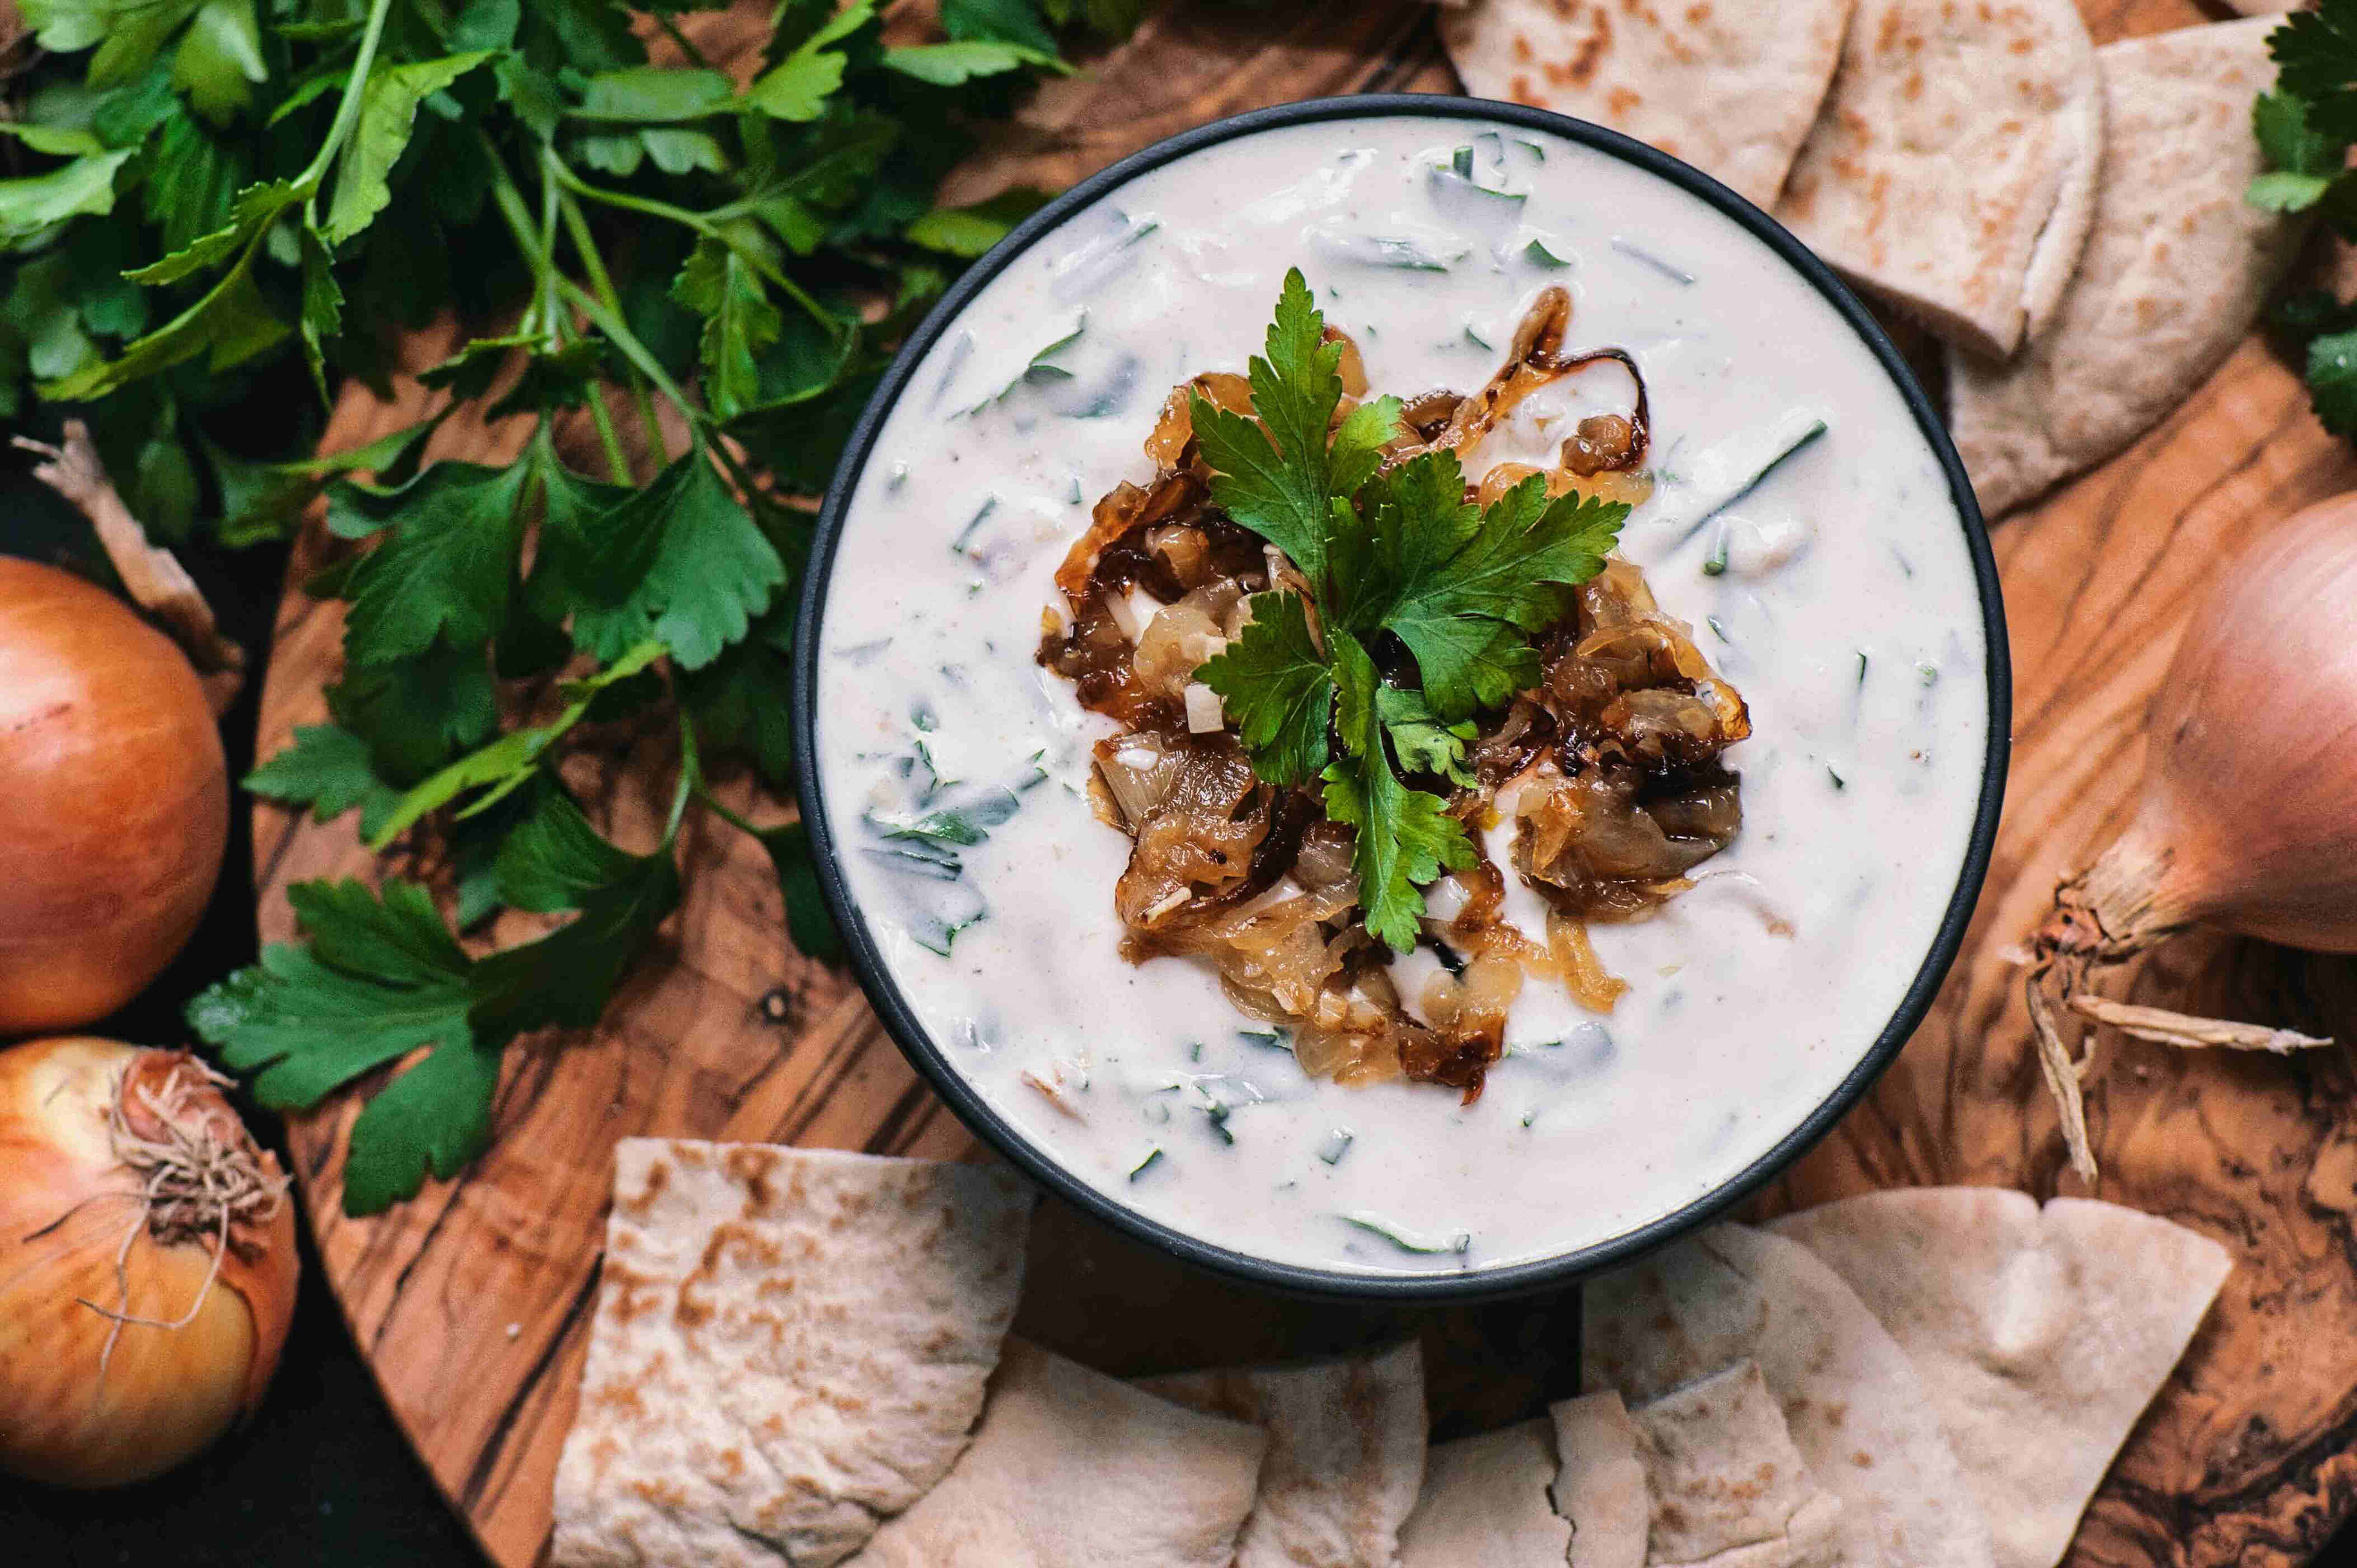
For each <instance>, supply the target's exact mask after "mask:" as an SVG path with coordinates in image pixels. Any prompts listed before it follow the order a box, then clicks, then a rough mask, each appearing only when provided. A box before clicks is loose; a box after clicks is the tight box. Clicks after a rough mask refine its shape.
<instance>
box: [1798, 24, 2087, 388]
mask: <svg viewBox="0 0 2357 1568" xmlns="http://www.w3.org/2000/svg"><path fill="white" fill-rule="evenodd" d="M2102 149H2103V91H2102V89H2101V87H2100V86H2099V85H2098V83H2097V80H2096V75H2095V60H2094V46H2093V43H2091V42H2090V41H2089V39H2088V38H2087V27H2086V24H2085V23H2084V22H2083V21H2081V20H2080V17H2079V8H2078V6H2077V5H2074V4H2073V3H2072V0H2001V3H1998V4H1992V5H1956V4H1954V3H1953V0H1859V5H1858V7H1857V12H1856V13H1855V14H1854V15H1852V16H1851V17H1850V24H1849V32H1848V35H1847V37H1846V39H1845V40H1844V42H1843V45H1842V57H1841V68H1840V69H1839V70H1836V71H1835V73H1834V81H1833V90H1832V91H1831V93H1830V95H1829V96H1828V97H1827V98H1826V100H1825V103H1824V108H1823V109H1821V110H1820V111H1819V112H1818V114H1817V121H1816V124H1815V125H1814V126H1813V128H1812V129H1811V130H1810V132H1809V139H1808V140H1807V142H1806V143H1804V144H1803V145H1802V148H1801V151H1800V156H1798V157H1797V158H1795V159H1794V161H1793V164H1792V177H1791V178H1790V179H1789V180H1787V181H1786V183H1785V186H1784V190H1783V195H1782V198H1781V199H1780V200H1779V201H1778V202H1777V204H1776V216H1777V218H1778V219H1779V220H1781V221H1782V222H1783V224H1784V226H1785V227H1786V228H1788V229H1790V230H1792V232H1793V233H1795V234H1797V235H1798V236H1800V238H1801V239H1802V240H1803V242H1806V243H1807V244H1808V246H1809V247H1810V248H1811V249H1812V250H1814V251H1815V252H1817V253H1818V254H1819V255H1822V256H1823V257H1824V259H1825V260H1826V261H1828V262H1830V263H1833V265H1834V266H1835V267H1836V268H1838V269H1839V270H1840V271H1841V272H1842V273H1843V274H1846V276H1847V277H1849V278H1850V279H1851V281H1853V282H1855V283H1857V284H1858V285H1862V286H1863V287H1865V288H1867V289H1869V290H1871V291H1872V292H1874V293H1875V294H1878V295H1881V296H1882V297H1884V298H1886V299H1889V300H1891V301H1893V302H1895V303H1896V304H1898V305H1900V306H1902V307H1903V308H1905V309H1907V310H1909V311H1910V312H1912V313H1913V314H1915V315H1917V316H1919V317H1921V318H1922V319H1923V321H1924V322H1925V324H1926V325H1928V326H1930V327H1931V328H1932V330H1933V331H1935V332H1937V333H1939V334H1940V335H1941V336H1942V337H1943V338H1949V339H1950V340H1951V341H1953V342H1959V343H1963V344H1965V345H1967V346H1968V347H1970V348H1972V349H1974V350H1975V351H1976V352H1978V353H1982V354H1987V355H1991V356H1994V357H1997V358H2002V357H2004V356H2005V355H2007V354H2010V353H2012V352H2013V350H2014V348H2015V346H2016V345H2017V344H2018V343H2019V342H2020V341H2021V335H2022V328H2023V325H2024V323H2025V322H2026V321H2027V320H2028V319H2029V317H2030V316H2032V315H2033V314H2034V315H2036V316H2038V317H2040V319H2043V318H2045V317H2048V316H2050V315H2051V314H2052V311H2053V309H2054V306H2055V303H2056V301H2057V300H2059V298H2060V297H2061V291H2062V287H2063V285H2064V283H2065V282H2066V281H2067V280H2068V279H2069V277H2070V275H2071V270H2072V266H2073V264H2074V263H2076V262H2077V261H2078V259H2079V252H2080V249H2081V247H2082V245H2083V243H2084V242H2085V241H2086V237H2087V224H2088V220H2089V217H2090V215H2091V214H2092V212H2093V200H2094V189H2095V176H2096V166H2097V163H2098V161H2099V159H2100V156H2101V154H2102Z"/></svg>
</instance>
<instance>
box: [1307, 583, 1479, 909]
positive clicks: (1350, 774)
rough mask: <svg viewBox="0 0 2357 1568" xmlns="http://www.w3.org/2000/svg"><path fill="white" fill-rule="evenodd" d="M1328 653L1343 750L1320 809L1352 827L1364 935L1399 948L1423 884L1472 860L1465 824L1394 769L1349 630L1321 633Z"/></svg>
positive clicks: (1328, 773)
mask: <svg viewBox="0 0 2357 1568" xmlns="http://www.w3.org/2000/svg"><path fill="white" fill-rule="evenodd" d="M1327 636H1328V639H1329V646H1330V648H1331V650H1332V652H1333V658H1334V665H1333V668H1334V685H1335V692H1336V696H1337V702H1336V707H1337V709H1338V716H1337V720H1336V725H1335V728H1336V729H1337V730H1338V731H1339V732H1340V735H1341V737H1342V747H1343V753H1344V755H1342V756H1341V757H1336V758H1335V759H1334V760H1333V761H1332V762H1330V763H1329V764H1328V765H1327V767H1326V770H1325V773H1324V775H1323V778H1324V779H1325V783H1326V790H1325V799H1326V814H1327V815H1328V816H1329V817H1331V818H1333V819H1334V820H1335V821H1336V822H1347V823H1349V824H1350V825H1351V827H1352V828H1353V829H1355V830H1356V837H1355V840H1354V842H1353V843H1352V845H1351V868H1352V869H1353V870H1355V871H1356V872H1357V873H1358V875H1359V905H1360V908H1361V912H1362V916H1363V918H1364V919H1365V921H1366V926H1367V930H1368V932H1369V934H1371V935H1372V936H1374V937H1375V938H1376V939H1378V940H1382V941H1385V942H1388V943H1390V944H1391V946H1392V947H1393V948H1394V950H1397V951H1400V952H1405V951H1407V950H1408V949H1410V948H1412V947H1414V946H1415V940H1416V935H1417V932H1418V929H1419V927H1418V926H1417V922H1418V921H1419V920H1421V919H1422V918H1424V895H1423V893H1422V892H1421V891H1420V889H1421V887H1422V886H1423V885H1424V884H1426V883H1427V882H1430V881H1432V880H1433V879H1434V878H1435V877H1437V876H1438V875H1440V874H1441V872H1442V871H1443V870H1448V871H1461V870H1464V869H1465V868H1466V867H1468V866H1469V865H1472V864H1473V862H1474V858H1475V857H1474V852H1473V843H1472V841H1471V840H1470V839H1469V838H1468V837H1467V836H1466V833H1465V826H1464V824H1463V823H1461V822H1458V820H1457V819H1456V818H1454V817H1452V816H1450V815H1449V814H1448V809H1447V802H1445V801H1443V800H1441V798H1440V797H1439V796H1437V795H1433V794H1427V793H1426V792H1425V791H1424V790H1422V789H1409V788H1408V787H1407V786H1406V785H1405V783H1403V782H1401V780H1400V777H1399V775H1398V774H1397V773H1396V772H1394V770H1393V768H1392V763H1391V757H1390V756H1389V754H1388V753H1387V751H1386V750H1385V748H1384V745H1383V714H1382V710H1381V707H1380V705H1379V703H1380V699H1379V697H1378V694H1377V693H1379V692H1380V690H1381V687H1382V682H1381V678H1380V677H1379V676H1378V675H1377V674H1376V672H1375V663H1374V660H1372V658H1370V657H1369V656H1368V653H1367V650H1365V649H1364V648H1363V647H1361V646H1360V643H1359V639H1357V638H1354V637H1352V636H1351V634H1350V633H1349V632H1347V631H1341V630H1339V629H1329V631H1328V633H1327Z"/></svg>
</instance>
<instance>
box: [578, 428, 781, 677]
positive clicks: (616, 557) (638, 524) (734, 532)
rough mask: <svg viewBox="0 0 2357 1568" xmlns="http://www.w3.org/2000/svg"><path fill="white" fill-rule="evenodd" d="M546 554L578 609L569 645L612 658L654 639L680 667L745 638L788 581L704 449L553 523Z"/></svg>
mask: <svg viewBox="0 0 2357 1568" xmlns="http://www.w3.org/2000/svg"><path fill="white" fill-rule="evenodd" d="M543 550H544V552H545V554H544V567H543V568H541V569H544V570H548V571H551V572H552V573H554V574H555V575H557V577H558V578H559V579H560V580H561V581H562V582H563V583H564V584H565V586H566V588H567V590H568V592H569V596H570V599H571V602H572V603H573V605H574V607H575V608H574V615H573V639H574V642H575V645H576V646H577V647H579V648H580V649H582V650H584V651H586V652H588V653H591V654H594V655H596V656H597V658H599V659H604V660H612V659H615V658H618V657H619V656H620V655H621V653H622V652H623V651H624V650H627V649H629V648H630V647H631V646H632V645H633V644H635V643H640V642H643V641H647V640H649V639H652V640H654V641H656V642H660V643H662V645H663V646H665V647H666V648H668V649H669V650H671V652H672V655H673V658H674V659H675V660H677V661H678V662H679V664H680V665H681V667H682V668H683V669H687V670H700V669H702V668H703V667H704V666H705V665H707V664H709V663H711V662H712V661H713V660H716V659H717V658H719V657H720V653H721V650H723V649H725V648H726V647H727V646H728V645H729V644H731V643H734V642H736V641H737V640H739V639H742V638H743V637H744V635H745V632H746V629H747V628H748V627H749V626H750V625H751V624H752V620H753V618H754V617H756V616H758V615H759V614H760V613H761V612H762V611H764V610H766V609H768V608H769V606H770V595H771V594H772V593H773V592H774V591H775V590H776V589H777V587H778V585H780V584H781V583H783V582H784V581H785V576H786V568H785V563H784V562H782V561H780V559H779V558H778V553H777V551H776V550H775V549H774V548H773V547H771V545H770V542H769V540H768V539H767V538H765V537H763V535H762V533H761V531H760V529H759V527H757V526H755V524H754V522H753V520H752V518H751V517H749V516H748V515H747V513H746V511H745V509H744V507H743V506H741V505H739V504H738V503H737V498H736V497H735V496H733V495H731V494H730V493H729V491H728V488H727V487H726V485H724V484H722V483H721V481H720V476H719V475H718V474H717V473H716V472H714V470H713V467H712V459H711V457H710V456H708V455H707V454H706V453H705V451H704V450H703V448H701V447H697V448H696V449H694V450H692V451H690V452H688V453H687V454H686V455H684V456H682V457H680V458H678V459H677V460H676V461H674V462H673V463H672V464H671V465H670V466H669V467H666V468H665V469H664V470H663V471H662V473H661V474H659V475H657V476H656V478H655V480H654V482H653V483H652V484H651V485H649V486H648V487H647V488H646V489H643V490H640V491H639V492H637V493H636V494H635V495H633V496H631V497H630V499H628V500H626V501H624V502H623V503H622V504H621V505H620V506H618V507H616V508H615V509H614V510H611V511H608V512H604V513H601V514H597V515H596V516H594V517H583V518H578V519H574V520H570V521H568V522H567V523H565V524H564V525H557V524H555V523H554V521H552V524H551V527H550V530H549V534H548V537H546V538H545V539H544V543H543ZM640 563H643V564H640ZM616 565H621V566H623V567H624V569H619V570H617V569H615V567H616ZM618 592H619V596H618Z"/></svg>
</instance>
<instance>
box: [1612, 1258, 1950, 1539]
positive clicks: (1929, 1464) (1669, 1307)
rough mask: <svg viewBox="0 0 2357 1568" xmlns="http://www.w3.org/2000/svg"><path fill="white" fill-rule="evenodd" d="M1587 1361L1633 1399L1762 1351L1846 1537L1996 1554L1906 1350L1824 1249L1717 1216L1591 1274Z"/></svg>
mask: <svg viewBox="0 0 2357 1568" xmlns="http://www.w3.org/2000/svg"><path fill="white" fill-rule="evenodd" d="M1580 1348H1581V1375H1582V1379H1583V1381H1584V1382H1585V1384H1586V1386H1587V1387H1588V1388H1589V1389H1605V1388H1613V1389H1618V1390H1620V1393H1621V1395H1622V1396H1623V1397H1624V1398H1626V1399H1628V1400H1629V1401H1630V1402H1631V1404H1632V1405H1634V1404H1636V1403H1638V1402H1642V1401H1646V1400H1652V1399H1657V1398H1659V1397H1660V1396H1662V1395H1663V1394H1665V1393H1668V1392H1669V1391H1671V1390H1673V1389H1674V1388H1676V1387H1678V1386H1679V1385H1680V1384H1682V1383H1687V1382H1691V1381H1693V1380H1695V1379H1696V1378H1699V1377H1703V1376H1705V1375H1706V1374H1708V1373H1711V1372H1715V1371H1717V1370H1719V1369H1721V1368H1724V1367H1728V1366H1731V1365H1733V1364H1734V1363H1735V1362H1737V1361H1740V1360H1745V1359H1749V1360H1753V1361H1757V1362H1758V1363H1759V1364H1760V1375H1761V1376H1762V1377H1764V1378H1765V1379H1766V1380H1767V1382H1768V1388H1769V1391H1770V1392H1771V1393H1773V1394H1774V1395H1775V1396H1776V1402H1777V1403H1778V1404H1779V1405H1780V1406H1781V1407H1782V1409H1783V1412H1784V1420H1785V1423H1786V1425H1787V1426H1788V1427H1789V1428H1790V1429H1791V1431H1792V1443H1793V1445H1794V1446H1795V1447H1797V1448H1798V1449H1799V1450H1800V1452H1801V1455H1802V1457H1803V1458H1804V1459H1806V1460H1807V1461H1808V1466H1809V1469H1810V1472H1811V1473H1812V1474H1813V1475H1814V1476H1815V1477H1817V1480H1818V1483H1819V1484H1820V1485H1821V1486H1823V1487H1824V1488H1825V1490H1827V1491H1829V1492H1831V1493H1833V1494H1834V1495H1835V1497H1836V1498H1839V1499H1840V1501H1841V1513H1840V1534H1839V1541H1840V1550H1841V1552H1844V1553H1846V1557H1845V1558H1844V1559H1843V1560H1844V1561H1846V1562H1848V1563H1853V1564H1871V1563H1880V1564H1882V1565H1883V1568H1992V1564H1993V1563H1994V1561H1995V1559H1994V1557H1993V1555H1992V1553H1991V1551H1990V1547H1989V1535H1988V1525H1987V1522H1986V1520H1983V1519H1982V1518H1981V1513H1980V1508H1979V1505H1978V1504H1977V1502H1975V1500H1974V1498H1973V1497H1972V1495H1971V1493H1970V1492H1969V1491H1968V1490H1967V1489H1966V1488H1965V1486H1964V1475H1963V1472H1962V1470H1961V1468H1960V1467H1959V1466H1958V1465H1957V1463H1956V1455H1955V1451H1954V1450H1953V1448H1951V1447H1950V1446H1949V1444H1948V1439H1947V1435H1946V1434H1945V1433H1944V1432H1943V1430H1942V1429H1941V1426H1940V1422H1939V1418H1938V1416H1937V1415H1936V1414H1935V1413H1934V1412H1933V1411H1932V1406H1931V1402H1930V1396H1929V1395H1928V1394H1927V1393H1926V1392H1925V1391H1924V1388H1923V1384H1922V1381H1921V1379H1919V1378H1918V1377H1917V1376H1916V1375H1915V1369H1914V1368H1913V1367H1912V1366H1911V1365H1910V1363H1909V1362H1908V1359H1907V1355H1906V1352H1904V1351H1903V1350H1901V1349H1900V1348H1899V1346H1898V1344H1897V1342H1896V1341H1894V1340H1893V1339H1892V1338H1891V1337H1890V1336H1889V1334H1887V1333H1885V1332H1884V1331H1883V1328H1882V1326H1881V1325H1880V1324H1878V1323H1877V1322H1876V1321H1875V1320H1874V1316H1873V1315H1872V1314H1871V1313H1869V1312H1867V1309H1866V1308H1865V1306H1864V1305H1861V1304H1860V1303H1859V1301H1858V1299H1857V1295H1856V1294H1853V1293H1852V1292H1851V1290H1850V1289H1849V1287H1848V1286H1847V1285H1845V1284H1844V1283H1842V1282H1841V1280H1840V1278H1839V1277H1838V1276H1836V1275H1835V1273H1833V1271H1832V1270H1831V1269H1829V1268H1827V1267H1826V1266H1825V1265H1824V1263H1822V1262H1818V1261H1817V1258H1816V1256H1815V1254H1813V1253H1812V1252H1811V1251H1809V1250H1808V1249H1807V1248H1805V1247H1803V1246H1802V1245H1800V1244H1799V1243H1798V1242H1795V1241H1789V1240H1785V1239H1783V1238H1782V1237H1781V1236H1771V1235H1769V1234H1767V1233H1766V1232H1764V1231H1760V1230H1749V1229H1747V1228H1746V1227H1743V1226H1740V1225H1716V1226H1713V1227H1711V1228H1710V1229H1709V1230H1704V1231H1701V1232H1700V1233H1698V1234H1696V1235H1694V1236H1690V1237H1688V1238H1686V1239H1685V1240H1682V1241H1679V1242H1677V1243H1675V1244H1674V1245H1673V1246H1670V1247H1667V1248H1665V1249H1663V1251H1659V1252H1657V1253H1654V1254H1653V1255H1652V1257H1650V1258H1648V1259H1646V1260H1645V1261H1644V1262H1641V1263H1639V1264H1637V1265H1636V1266H1634V1267H1633V1268H1629V1269H1624V1270H1621V1271H1620V1272H1619V1273H1612V1274H1608V1275H1606V1276H1604V1277H1603V1278H1601V1279H1598V1280H1597V1281H1595V1282H1593V1283H1590V1284H1589V1285H1588V1286H1587V1298H1586V1312H1585V1319H1584V1333H1583V1336H1582V1340H1581V1347H1580Z"/></svg>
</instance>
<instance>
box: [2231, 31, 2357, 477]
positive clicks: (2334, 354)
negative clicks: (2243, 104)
mask: <svg viewBox="0 0 2357 1568" xmlns="http://www.w3.org/2000/svg"><path fill="white" fill-rule="evenodd" d="M2267 48H2268V50H2269V52H2271V53H2272V54H2273V55H2274V56H2275V59H2276V86H2275V90H2274V91H2271V92H2265V93H2262V94H2260V95H2259V99H2258V101H2257V102H2255V103H2254V104H2253V105H2252V107H2251V129H2252V132H2253V134H2255V135H2256V136H2257V138H2258V143H2259V153H2260V156H2262V157H2263V158H2265V159H2266V165H2267V169H2266V173H2264V174H2262V175H2260V176H2259V177H2257V178H2255V179H2254V180H2253V181H2252V182H2251V187H2250V191H2249V195H2248V199H2249V200H2250V202H2251V204H2252V205H2253V206H2255V207H2260V208H2265V209H2266V210H2268V211H2270V212H2312V213H2314V214H2315V215H2316V216H2317V217H2318V218H2319V220H2321V221H2322V222H2324V223H2325V224H2326V225H2327V226H2328V227H2330V229H2331V230H2332V231H2333V232H2334V233H2336V234H2338V235H2339V236H2340V237H2341V239H2343V240H2349V241H2357V171H2352V169H2351V168H2350V167H2349V149H2350V147H2351V146H2352V145H2357V0H2322V3H2321V4H2319V5H2318V6H2317V8H2316V9H2314V10H2312V11H2298V12H2295V13H2293V14H2292V15H2291V16H2287V17H2285V18H2284V23H2283V26H2281V27H2277V28H2276V30H2275V31H2274V32H2272V33H2270V34H2268V35H2267ZM2271 317H2272V322H2273V325H2274V326H2275V328H2276V330H2277V331H2278V332H2279V333H2280V334H2282V335H2283V336H2284V337H2285V338H2287V339H2288V340H2289V342H2290V344H2291V347H2292V348H2293V349H2294V351H2296V352H2297V353H2298V354H2299V355H2300V356H2301V358H2302V359H2303V360H2304V361H2305V363H2304V370H2305V371H2306V375H2307V379H2308V390H2309V397H2310V399H2311V400H2312V401H2313V402H2314V403H2315V406H2316V416H2317V418H2318V419H2319V421H2321V422H2322V423H2323V425H2324V427H2325V428H2326V429H2327V430H2330V431H2331V432H2332V433H2333V434H2334V435H2342V436H2352V437H2357V300H2344V299H2341V297H2339V296H2338V295H2335V294H2333V293H2332V292H2330V290H2327V289H2305V290H2301V291H2299V292H2298V293H2294V294H2291V295H2286V296H2285V297H2284V298H2283V299H2282V300H2280V301H2278V302H2277V303H2276V306H2275V308H2274V310H2273V312H2272V313H2271Z"/></svg>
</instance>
